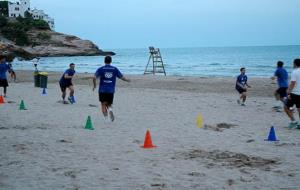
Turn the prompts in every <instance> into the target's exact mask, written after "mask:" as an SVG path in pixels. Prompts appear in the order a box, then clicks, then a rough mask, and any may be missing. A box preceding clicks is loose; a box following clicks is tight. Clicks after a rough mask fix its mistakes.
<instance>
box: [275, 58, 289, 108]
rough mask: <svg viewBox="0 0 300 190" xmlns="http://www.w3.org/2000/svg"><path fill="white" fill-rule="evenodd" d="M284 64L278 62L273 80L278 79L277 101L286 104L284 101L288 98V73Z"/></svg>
mask: <svg viewBox="0 0 300 190" xmlns="http://www.w3.org/2000/svg"><path fill="white" fill-rule="evenodd" d="M283 64H284V63H283V62H282V61H278V62H277V69H276V71H275V73H274V76H273V77H272V80H275V79H276V78H277V84H278V89H277V90H276V91H275V93H274V95H275V98H276V100H281V101H282V102H283V103H284V100H285V98H286V97H287V89H288V73H287V71H286V70H285V69H284V68H283Z"/></svg>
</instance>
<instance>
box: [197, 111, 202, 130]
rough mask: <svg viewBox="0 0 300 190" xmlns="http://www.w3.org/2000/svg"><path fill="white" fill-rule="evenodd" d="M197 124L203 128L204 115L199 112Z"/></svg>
mask: <svg viewBox="0 0 300 190" xmlns="http://www.w3.org/2000/svg"><path fill="white" fill-rule="evenodd" d="M196 125H197V127H198V128H202V127H203V117H202V116H201V114H199V115H198V116H197V119H196Z"/></svg>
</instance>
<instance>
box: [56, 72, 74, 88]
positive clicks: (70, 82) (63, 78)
mask: <svg viewBox="0 0 300 190" xmlns="http://www.w3.org/2000/svg"><path fill="white" fill-rule="evenodd" d="M75 73H76V71H75V70H73V69H68V70H66V71H65V72H64V74H63V76H62V77H61V78H60V80H59V83H60V84H62V85H69V84H72V79H71V78H70V79H66V78H65V74H67V75H68V76H74V74H75Z"/></svg>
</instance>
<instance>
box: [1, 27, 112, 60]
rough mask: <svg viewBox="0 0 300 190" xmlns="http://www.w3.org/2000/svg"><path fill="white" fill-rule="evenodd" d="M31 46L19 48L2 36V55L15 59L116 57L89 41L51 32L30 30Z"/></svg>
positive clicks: (28, 34) (28, 33)
mask: <svg viewBox="0 0 300 190" xmlns="http://www.w3.org/2000/svg"><path fill="white" fill-rule="evenodd" d="M27 36H28V39H29V41H30V45H27V46H18V45H16V44H15V43H14V42H13V41H11V40H8V39H6V38H4V37H3V36H1V34H0V53H1V52H2V53H3V52H5V53H7V54H10V55H12V56H13V57H15V56H17V57H21V58H24V59H32V58H34V57H48V56H92V55H114V53H113V52H104V51H102V50H101V49H99V48H98V47H97V46H96V45H95V44H93V43H92V42H91V41H89V40H82V39H80V38H78V37H76V36H72V35H66V34H62V33H58V32H54V31H51V30H38V29H34V30H30V31H28V32H27Z"/></svg>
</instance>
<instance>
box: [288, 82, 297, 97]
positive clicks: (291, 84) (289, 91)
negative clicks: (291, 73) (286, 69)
mask: <svg viewBox="0 0 300 190" xmlns="http://www.w3.org/2000/svg"><path fill="white" fill-rule="evenodd" d="M295 86H296V81H291V82H290V85H289V88H288V90H287V94H291V92H292V91H293V89H294V88H295Z"/></svg>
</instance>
